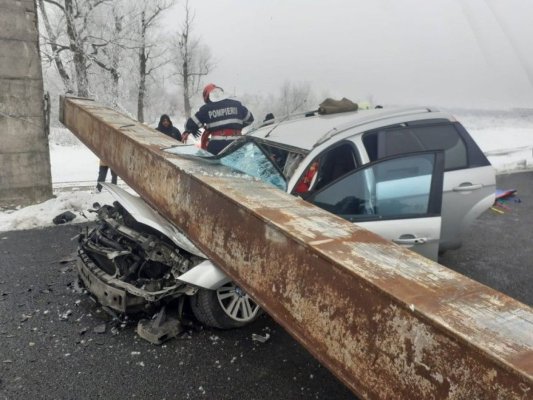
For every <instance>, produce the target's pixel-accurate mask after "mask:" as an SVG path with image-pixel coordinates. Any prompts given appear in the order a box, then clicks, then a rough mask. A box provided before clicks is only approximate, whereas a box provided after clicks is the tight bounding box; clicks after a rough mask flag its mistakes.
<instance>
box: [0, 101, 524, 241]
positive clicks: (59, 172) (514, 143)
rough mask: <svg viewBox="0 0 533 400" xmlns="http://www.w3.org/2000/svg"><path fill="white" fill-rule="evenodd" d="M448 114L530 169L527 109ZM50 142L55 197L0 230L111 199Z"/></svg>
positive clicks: (485, 146) (86, 216) (504, 157)
mask: <svg viewBox="0 0 533 400" xmlns="http://www.w3.org/2000/svg"><path fill="white" fill-rule="evenodd" d="M450 111H451V112H452V113H453V114H454V115H455V116H456V117H457V119H458V120H459V121H461V122H462V123H463V125H464V126H465V127H466V128H467V130H468V131H469V132H470V134H471V135H472V136H473V137H474V139H475V140H476V142H477V143H478V144H479V146H480V147H481V149H482V150H483V152H484V153H485V154H486V155H487V156H488V158H489V160H490V161H491V163H492V165H493V166H494V167H495V169H496V171H497V173H507V172H513V171H520V170H527V169H533V112H532V111H530V110H513V111H501V112H493V111H491V112H488V111H464V110H450ZM49 142H50V160H51V164H52V182H53V186H54V194H55V195H56V197H55V198H53V199H51V200H48V201H46V202H44V203H41V204H37V205H33V206H29V207H26V208H20V209H16V210H3V211H0V232H1V231H10V230H19V229H32V228H37V227H44V226H50V225H53V223H52V219H53V218H54V217H55V216H56V215H58V214H60V213H61V212H64V211H72V212H73V213H75V214H76V215H77V217H76V218H75V219H74V221H73V222H84V221H87V220H93V219H94V218H95V213H92V212H90V211H89V210H90V209H92V206H93V203H95V202H98V203H100V204H106V203H110V202H112V201H113V199H112V197H111V195H110V194H108V193H106V192H105V191H104V192H102V193H96V192H95V190H94V188H95V185H96V177H97V175H98V158H97V157H96V156H95V155H94V154H93V153H92V152H91V151H90V150H89V149H87V148H86V147H85V146H84V145H83V144H82V143H81V142H80V141H79V140H78V139H77V138H76V137H75V136H74V135H73V134H72V133H70V131H68V130H67V129H65V128H53V129H52V133H51V134H50V141H49ZM110 178H111V177H110V176H108V181H109V180H110ZM120 183H121V181H120V180H119V184H120Z"/></svg>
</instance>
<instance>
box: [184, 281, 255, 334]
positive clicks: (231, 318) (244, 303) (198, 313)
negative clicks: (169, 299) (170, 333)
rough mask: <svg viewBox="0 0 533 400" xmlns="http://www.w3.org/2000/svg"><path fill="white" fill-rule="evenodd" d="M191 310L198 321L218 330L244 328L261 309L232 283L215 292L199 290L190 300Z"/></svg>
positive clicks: (253, 319)
mask: <svg viewBox="0 0 533 400" xmlns="http://www.w3.org/2000/svg"><path fill="white" fill-rule="evenodd" d="M191 308H192V311H193V313H194V316H195V317H196V319H197V320H198V321H200V322H201V323H202V324H204V325H206V326H210V327H213V328H219V329H232V328H239V327H242V326H245V325H247V324H249V323H251V322H253V321H255V320H256V319H257V317H258V316H259V315H260V314H261V308H260V307H259V306H258V305H257V304H256V303H255V302H254V301H253V300H252V299H251V298H250V296H248V294H247V293H246V292H245V291H244V290H243V289H241V288H240V287H239V286H237V285H235V284H234V283H233V282H229V283H227V284H225V285H223V286H221V287H220V288H218V289H216V290H206V289H200V290H199V291H198V293H196V295H195V296H193V297H192V298H191Z"/></svg>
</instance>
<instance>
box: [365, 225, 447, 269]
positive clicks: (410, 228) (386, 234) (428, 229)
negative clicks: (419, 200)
mask: <svg viewBox="0 0 533 400" xmlns="http://www.w3.org/2000/svg"><path fill="white" fill-rule="evenodd" d="M356 224H357V225H359V226H361V227H363V228H365V229H368V230H369V231H371V232H374V233H376V234H378V235H380V236H381V237H383V238H385V239H388V240H390V241H392V242H394V243H396V244H398V245H400V246H402V247H406V248H408V249H410V250H413V251H415V252H417V253H418V254H421V255H423V256H424V257H427V258H429V259H431V260H437V259H438V253H439V239H440V228H441V218H440V217H428V218H408V219H395V220H383V221H369V222H357V223H356Z"/></svg>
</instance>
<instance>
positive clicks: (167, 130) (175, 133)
mask: <svg viewBox="0 0 533 400" xmlns="http://www.w3.org/2000/svg"><path fill="white" fill-rule="evenodd" d="M164 119H168V122H169V123H170V125H169V126H167V127H164V126H163V120H164ZM156 129H157V130H158V131H159V132H161V133H164V134H165V135H167V136H170V137H172V138H174V139H176V140H179V141H181V132H180V131H179V129H178V128H176V127H175V126H174V125H172V121H171V120H170V118H169V116H168V115H167V114H163V115H161V118H159V125H157V128H156Z"/></svg>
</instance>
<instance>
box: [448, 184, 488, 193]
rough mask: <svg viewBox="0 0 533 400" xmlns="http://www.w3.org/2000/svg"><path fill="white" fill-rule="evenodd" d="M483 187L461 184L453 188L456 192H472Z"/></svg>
mask: <svg viewBox="0 0 533 400" xmlns="http://www.w3.org/2000/svg"><path fill="white" fill-rule="evenodd" d="M482 187H483V185H482V184H476V185H473V184H471V183H461V184H460V185H459V186H456V187H454V188H453V191H454V192H470V191H471V190H478V189H481V188H482Z"/></svg>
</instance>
